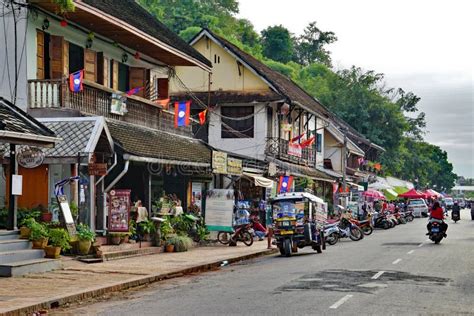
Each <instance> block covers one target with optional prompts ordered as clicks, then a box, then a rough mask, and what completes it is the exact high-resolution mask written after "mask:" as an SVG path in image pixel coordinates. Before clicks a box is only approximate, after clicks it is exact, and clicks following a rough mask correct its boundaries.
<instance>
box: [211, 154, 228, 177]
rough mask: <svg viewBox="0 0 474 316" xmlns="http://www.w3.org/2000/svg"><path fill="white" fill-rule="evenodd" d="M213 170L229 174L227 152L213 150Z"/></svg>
mask: <svg viewBox="0 0 474 316" xmlns="http://www.w3.org/2000/svg"><path fill="white" fill-rule="evenodd" d="M212 172H213V173H222V174H227V153H224V152H221V151H215V150H214V151H212Z"/></svg>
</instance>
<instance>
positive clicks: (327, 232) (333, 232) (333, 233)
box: [324, 223, 340, 246]
mask: <svg viewBox="0 0 474 316" xmlns="http://www.w3.org/2000/svg"><path fill="white" fill-rule="evenodd" d="M338 225H339V223H333V224H328V225H325V226H324V236H325V239H326V242H327V243H328V244H330V245H331V246H333V245H335V244H337V242H338V241H339V236H340V234H339V227H338Z"/></svg>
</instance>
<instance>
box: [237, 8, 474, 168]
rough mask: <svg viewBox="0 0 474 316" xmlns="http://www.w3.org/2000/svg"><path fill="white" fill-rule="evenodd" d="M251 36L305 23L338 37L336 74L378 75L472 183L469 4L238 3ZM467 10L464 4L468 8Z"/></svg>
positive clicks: (296, 29) (473, 53)
mask: <svg viewBox="0 0 474 316" xmlns="http://www.w3.org/2000/svg"><path fill="white" fill-rule="evenodd" d="M239 3H240V14H239V16H240V17H243V18H246V19H249V20H250V21H251V22H252V23H253V24H254V25H255V27H256V29H257V30H258V31H261V30H262V29H264V28H266V27H267V26H270V25H275V24H282V25H284V26H285V27H287V28H288V29H289V30H290V31H291V32H292V33H294V34H296V35H299V34H301V33H302V32H303V30H304V28H305V27H306V26H307V24H308V23H309V22H311V21H317V25H318V27H319V28H320V29H322V30H324V31H333V32H335V33H336V36H337V37H338V41H337V42H336V43H335V44H332V45H331V46H329V50H330V51H331V52H332V58H333V64H334V66H335V67H336V68H346V67H350V66H351V65H356V66H360V67H362V68H364V69H366V70H375V71H377V72H382V73H384V74H386V80H387V83H388V85H389V86H392V87H401V88H403V89H404V90H405V91H413V92H414V93H415V94H417V95H418V96H420V97H421V101H420V103H419V108H420V109H421V110H422V111H424V112H426V116H427V122H428V126H427V135H426V137H425V139H426V140H427V141H428V142H430V143H433V144H436V145H438V146H440V147H441V148H443V149H444V150H446V151H447V152H448V158H449V160H450V162H452V163H453V164H454V171H455V172H456V173H457V174H458V175H463V176H465V177H474V95H473V90H474V79H473V74H474V62H473V59H474V48H473V46H474V44H473V43H474V22H473V21H474V14H473V12H474V1H470V0H450V1H448V0H445V1H440V0H398V1H389V0H385V1H380V0H357V1H354V0H291V1H288V0H258V1H257V0H239ZM471 3H472V4H471Z"/></svg>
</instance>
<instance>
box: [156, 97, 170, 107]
mask: <svg viewBox="0 0 474 316" xmlns="http://www.w3.org/2000/svg"><path fill="white" fill-rule="evenodd" d="M155 102H156V104H158V105H159V106H161V107H163V108H164V109H167V108H168V104H169V103H170V99H169V98H168V99H158V100H156V101H155Z"/></svg>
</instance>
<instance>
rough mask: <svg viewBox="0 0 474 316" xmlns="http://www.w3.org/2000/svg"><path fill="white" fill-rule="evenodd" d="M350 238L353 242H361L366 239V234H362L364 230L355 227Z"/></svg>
mask: <svg viewBox="0 0 474 316" xmlns="http://www.w3.org/2000/svg"><path fill="white" fill-rule="evenodd" d="M349 238H350V239H351V240H353V241H359V240H361V239H362V238H364V234H363V233H362V230H361V229H360V228H358V227H354V228H352V229H351V234H350V235H349Z"/></svg>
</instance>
